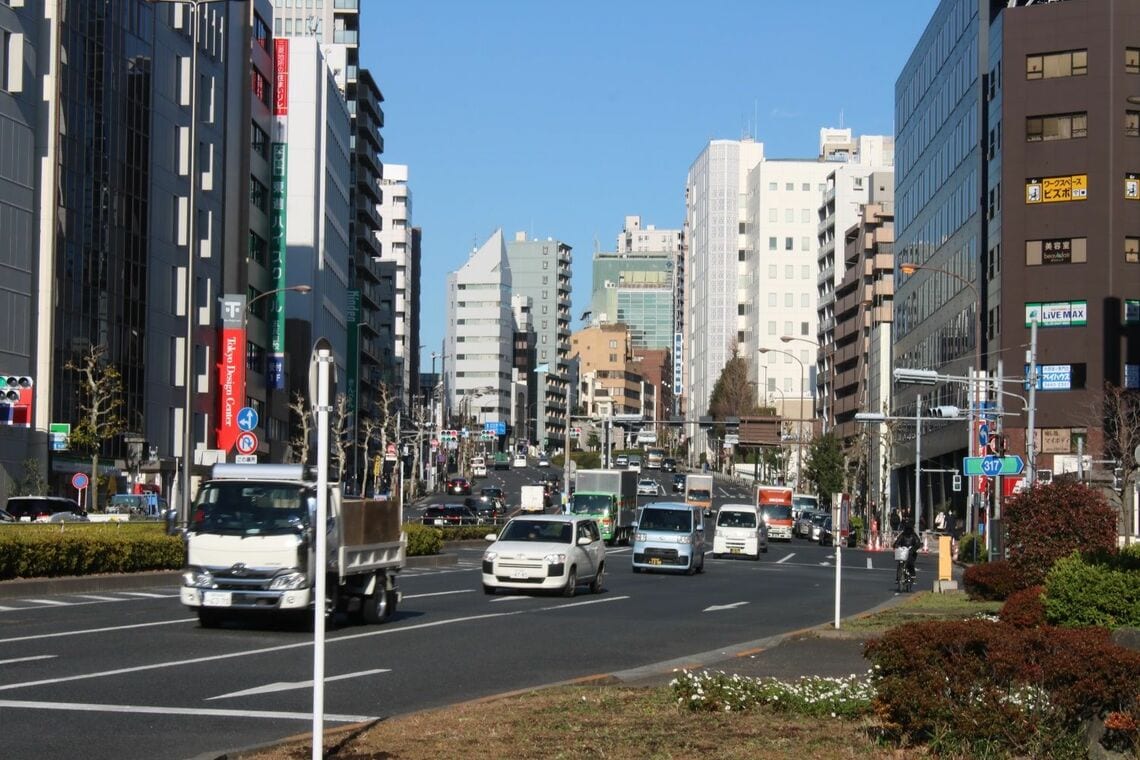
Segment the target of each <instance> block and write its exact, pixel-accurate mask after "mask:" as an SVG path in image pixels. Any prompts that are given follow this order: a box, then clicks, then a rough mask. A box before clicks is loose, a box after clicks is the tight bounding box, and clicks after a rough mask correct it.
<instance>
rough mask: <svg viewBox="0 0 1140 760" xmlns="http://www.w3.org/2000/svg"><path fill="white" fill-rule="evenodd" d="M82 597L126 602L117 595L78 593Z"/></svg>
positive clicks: (98, 600) (100, 600) (102, 600)
mask: <svg viewBox="0 0 1140 760" xmlns="http://www.w3.org/2000/svg"><path fill="white" fill-rule="evenodd" d="M76 596H78V597H79V598H80V599H94V600H95V601H97V602H125V601H127V600H126V599H120V598H119V597H117V596H99V595H98V594H76Z"/></svg>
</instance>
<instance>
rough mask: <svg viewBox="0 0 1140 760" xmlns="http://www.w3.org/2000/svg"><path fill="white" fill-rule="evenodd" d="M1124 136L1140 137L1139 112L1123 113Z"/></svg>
mask: <svg viewBox="0 0 1140 760" xmlns="http://www.w3.org/2000/svg"><path fill="white" fill-rule="evenodd" d="M1124 134H1125V135H1126V136H1128V137H1140V111H1131V110H1130V111H1125V112H1124Z"/></svg>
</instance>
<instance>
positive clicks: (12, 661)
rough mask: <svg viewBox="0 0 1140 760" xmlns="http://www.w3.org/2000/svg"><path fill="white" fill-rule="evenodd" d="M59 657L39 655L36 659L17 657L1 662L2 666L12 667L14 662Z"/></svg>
mask: <svg viewBox="0 0 1140 760" xmlns="http://www.w3.org/2000/svg"><path fill="white" fill-rule="evenodd" d="M57 656H58V655H54V654H37V655H35V656H34V657H16V658H13V659H11V660H0V665H11V664H12V663H14V662H31V661H32V660H51V659H54V658H56V657H57Z"/></svg>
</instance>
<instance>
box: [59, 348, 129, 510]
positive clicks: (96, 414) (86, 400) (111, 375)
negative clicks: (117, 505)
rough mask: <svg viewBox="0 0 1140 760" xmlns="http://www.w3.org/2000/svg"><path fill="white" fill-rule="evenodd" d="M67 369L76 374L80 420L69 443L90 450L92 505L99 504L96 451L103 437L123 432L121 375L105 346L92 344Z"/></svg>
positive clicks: (124, 427) (102, 442) (101, 443)
mask: <svg viewBox="0 0 1140 760" xmlns="http://www.w3.org/2000/svg"><path fill="white" fill-rule="evenodd" d="M65 367H66V369H69V370H71V371H72V372H76V373H78V374H79V383H78V389H77V390H78V395H79V403H78V409H79V422H78V423H77V424H76V425H75V427H74V428H73V429H72V431H71V436H70V440H71V444H72V445H74V446H77V447H78V448H80V449H86V450H87V451H89V452H90V453H91V485H90V488H91V500H90V502H89V503H90V504H91V507H92V508H98V506H99V453H100V451H101V450H102V448H103V444H104V442H105V441H107V440H109V439H110V438H113V437H114V436H116V435H118V434H119V433H122V432H123V431H124V430H125V429H126V423H125V422H124V421H123V417H122V414H121V412H122V406H123V378H122V375H120V374H119V370H118V369H117V368H116V367H115V366H114V365H112V364H110V363H109V362H108V361H107V347H106V346H92V347H91V348H90V349H88V351H87V352H86V353H85V354H83V355H81V356H79V357H78V358H75V359H72V360H70V361H68V362H67V364H66V365H65Z"/></svg>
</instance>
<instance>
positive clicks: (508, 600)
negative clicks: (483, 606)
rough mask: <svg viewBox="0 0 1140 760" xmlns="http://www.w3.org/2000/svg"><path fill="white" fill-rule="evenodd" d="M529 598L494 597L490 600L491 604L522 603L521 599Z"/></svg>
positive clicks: (520, 596) (519, 596)
mask: <svg viewBox="0 0 1140 760" xmlns="http://www.w3.org/2000/svg"><path fill="white" fill-rule="evenodd" d="M529 598H530V597H527V596H522V595H512V596H496V597H495V598H494V599H492V600H491V602H518V601H522V600H523V599H529Z"/></svg>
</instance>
